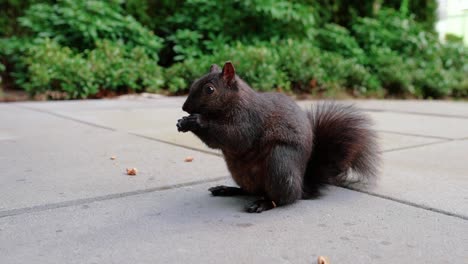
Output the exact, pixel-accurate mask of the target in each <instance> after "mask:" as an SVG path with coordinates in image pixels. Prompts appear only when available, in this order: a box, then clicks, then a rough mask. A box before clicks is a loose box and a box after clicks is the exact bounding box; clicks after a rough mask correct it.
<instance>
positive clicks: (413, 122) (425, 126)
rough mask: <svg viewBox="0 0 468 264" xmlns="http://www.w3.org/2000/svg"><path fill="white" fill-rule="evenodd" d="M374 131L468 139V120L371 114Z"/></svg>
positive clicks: (400, 114) (412, 115)
mask: <svg viewBox="0 0 468 264" xmlns="http://www.w3.org/2000/svg"><path fill="white" fill-rule="evenodd" d="M370 116H371V117H372V119H373V120H374V121H375V124H376V126H375V127H376V129H377V130H379V131H382V132H396V133H407V134H411V135H417V136H422V137H436V138H446V139H462V138H468V119H461V118H451V117H438V116H423V115H414V114H404V113H390V112H388V113H386V112H382V113H378V112H371V113H370Z"/></svg>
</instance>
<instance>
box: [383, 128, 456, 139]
mask: <svg viewBox="0 0 468 264" xmlns="http://www.w3.org/2000/svg"><path fill="white" fill-rule="evenodd" d="M375 131H377V132H382V133H389V134H396V135H403V136H412V137H423V138H434V139H445V140H456V139H455V138H447V137H439V136H429V135H420V134H413V133H406V132H398V131H390V130H380V129H376V130H375Z"/></svg>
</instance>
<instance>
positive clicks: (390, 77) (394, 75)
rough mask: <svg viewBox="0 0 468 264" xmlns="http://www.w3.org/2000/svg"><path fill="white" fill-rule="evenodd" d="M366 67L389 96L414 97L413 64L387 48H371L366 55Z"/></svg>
mask: <svg viewBox="0 0 468 264" xmlns="http://www.w3.org/2000/svg"><path fill="white" fill-rule="evenodd" d="M367 63H368V67H369V68H370V69H371V72H372V73H374V74H375V76H376V77H377V78H378V80H379V82H380V84H381V85H382V87H383V88H385V89H386V90H387V92H388V93H389V94H390V95H399V96H404V95H407V94H413V95H416V91H415V90H414V86H413V84H412V81H413V77H412V75H413V73H414V63H412V62H411V59H409V58H407V59H406V60H405V59H404V58H403V57H402V56H400V55H399V54H398V53H396V52H395V51H392V50H391V49H389V48H387V47H383V48H377V47H372V48H371V50H370V52H369V54H368V60H367Z"/></svg>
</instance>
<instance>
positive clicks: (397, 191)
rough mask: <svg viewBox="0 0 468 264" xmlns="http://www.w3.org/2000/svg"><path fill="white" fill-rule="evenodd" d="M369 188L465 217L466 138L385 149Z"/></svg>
mask: <svg viewBox="0 0 468 264" xmlns="http://www.w3.org/2000/svg"><path fill="white" fill-rule="evenodd" d="M371 191H372V192H373V193H377V194H379V195H383V196H388V197H391V198H393V199H398V200H403V201H407V202H409V203H414V204H418V205H421V206H425V207H428V208H434V209H437V210H441V211H446V212H449V213H454V214H458V215H463V216H464V217H466V218H467V219H468V140H463V141H453V142H447V143H443V144H434V145H429V146H423V147H418V148H414V149H406V150H401V151H395V152H389V153H385V154H384V162H383V169H382V175H381V177H380V181H379V183H378V184H377V185H376V187H375V188H374V189H372V190H371ZM467 248H468V247H467Z"/></svg>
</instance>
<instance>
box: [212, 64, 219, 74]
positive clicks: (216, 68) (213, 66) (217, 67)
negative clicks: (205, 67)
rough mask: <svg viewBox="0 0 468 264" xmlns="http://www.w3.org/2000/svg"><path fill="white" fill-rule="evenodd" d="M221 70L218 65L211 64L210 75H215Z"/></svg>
mask: <svg viewBox="0 0 468 264" xmlns="http://www.w3.org/2000/svg"><path fill="white" fill-rule="evenodd" d="M220 71H221V69H220V68H219V66H218V65H216V64H211V67H210V73H213V72H220Z"/></svg>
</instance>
